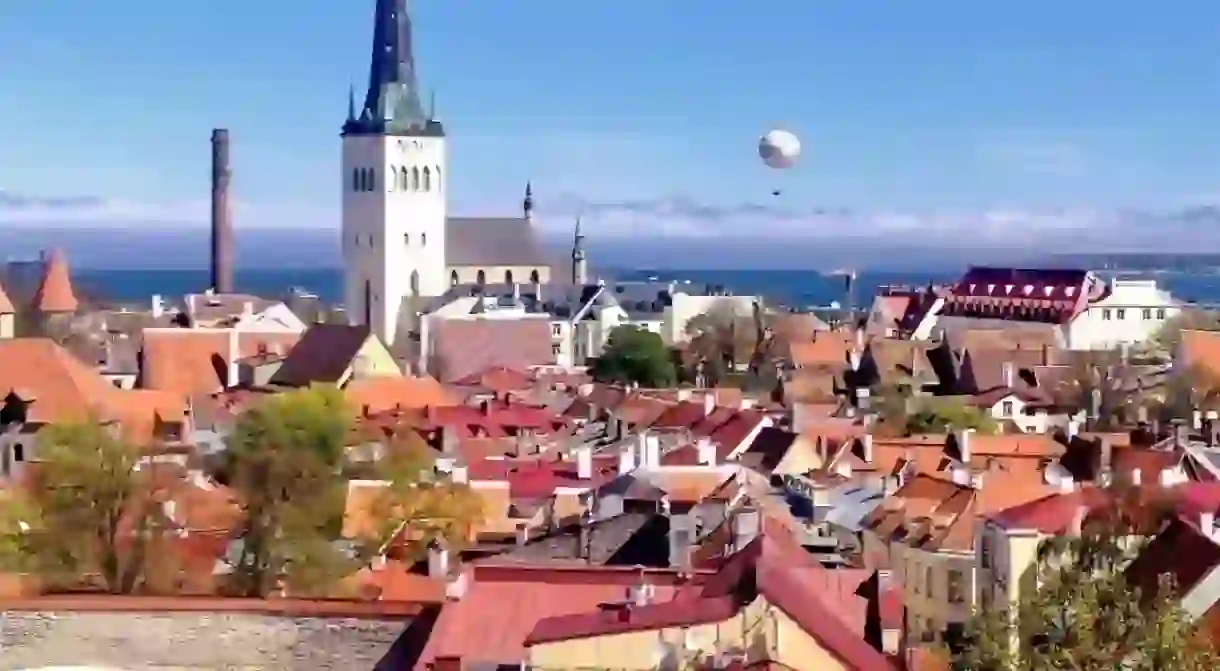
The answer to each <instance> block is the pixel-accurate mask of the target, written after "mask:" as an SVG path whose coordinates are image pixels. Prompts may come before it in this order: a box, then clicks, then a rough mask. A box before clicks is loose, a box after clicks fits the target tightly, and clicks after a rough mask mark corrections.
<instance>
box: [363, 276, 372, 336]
mask: <svg viewBox="0 0 1220 671" xmlns="http://www.w3.org/2000/svg"><path fill="white" fill-rule="evenodd" d="M364 325H365V326H372V325H373V283H372V282H370V281H368V280H365V281H364Z"/></svg>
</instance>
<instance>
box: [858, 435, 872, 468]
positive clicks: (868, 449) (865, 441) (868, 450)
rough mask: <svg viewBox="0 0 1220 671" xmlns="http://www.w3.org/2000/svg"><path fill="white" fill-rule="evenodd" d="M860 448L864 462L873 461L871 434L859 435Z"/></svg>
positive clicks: (869, 462)
mask: <svg viewBox="0 0 1220 671" xmlns="http://www.w3.org/2000/svg"><path fill="white" fill-rule="evenodd" d="M860 449H861V451H863V452H864V463H866V464H871V463H873V434H871V433H866V434H864V435H863V436H860Z"/></svg>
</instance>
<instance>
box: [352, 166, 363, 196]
mask: <svg viewBox="0 0 1220 671" xmlns="http://www.w3.org/2000/svg"><path fill="white" fill-rule="evenodd" d="M360 188H361V181H360V168H352V191H359V190H360Z"/></svg>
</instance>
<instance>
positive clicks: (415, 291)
mask: <svg viewBox="0 0 1220 671" xmlns="http://www.w3.org/2000/svg"><path fill="white" fill-rule="evenodd" d="M411 295H412V296H418V295H419V271H418V270H412V271H411Z"/></svg>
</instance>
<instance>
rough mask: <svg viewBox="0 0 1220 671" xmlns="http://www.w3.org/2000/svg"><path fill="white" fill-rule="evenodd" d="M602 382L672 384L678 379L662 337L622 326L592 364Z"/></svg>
mask: <svg viewBox="0 0 1220 671" xmlns="http://www.w3.org/2000/svg"><path fill="white" fill-rule="evenodd" d="M593 377H594V379H596V380H598V381H599V382H614V383H636V384H638V385H640V386H642V387H653V388H657V387H671V386H673V385H674V384H675V381H676V379H677V372H676V371H675V370H674V365H673V360H672V359H671V357H670V353H669V350H668V349H667V348H666V347H665V342H664V341H663V340H661V336H660V335H659V334H657V333H653V332H652V331H649V330H647V329H642V328H639V327H636V326H630V325H624V326H619V327H618V328H616V329H614V330H613V331H611V332H610V338H609V340H608V341H607V342H606V347H605V349H604V350H603V351H602V354H601V356H599V357H598V358H597V361H596V362H595V363H594V365H593Z"/></svg>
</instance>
